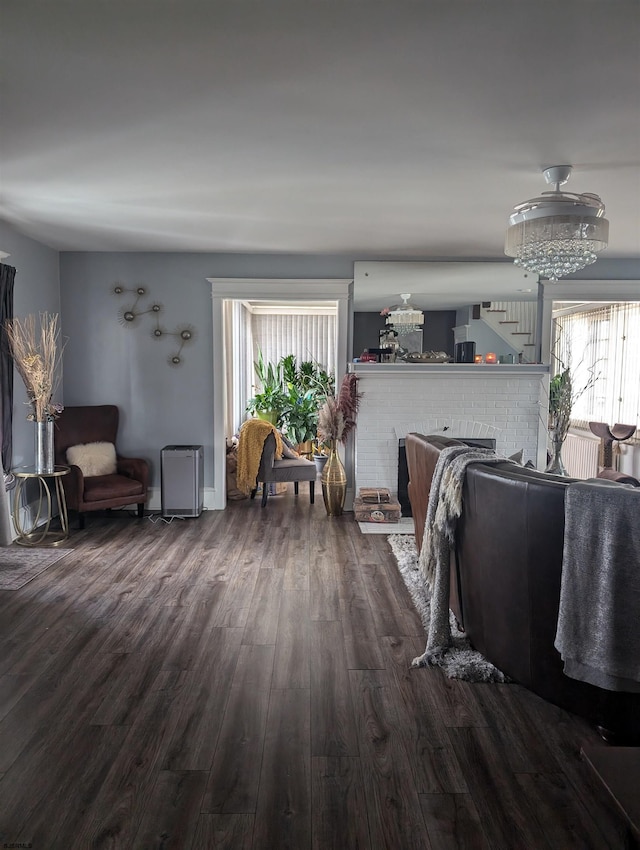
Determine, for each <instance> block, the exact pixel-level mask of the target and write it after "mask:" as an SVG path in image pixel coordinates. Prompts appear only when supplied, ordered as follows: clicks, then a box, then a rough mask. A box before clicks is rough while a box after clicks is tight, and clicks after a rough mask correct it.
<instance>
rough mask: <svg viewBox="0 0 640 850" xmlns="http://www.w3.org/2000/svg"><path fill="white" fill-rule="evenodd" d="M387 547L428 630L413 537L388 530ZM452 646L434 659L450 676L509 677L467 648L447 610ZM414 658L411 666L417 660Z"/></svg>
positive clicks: (472, 679)
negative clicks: (437, 658)
mask: <svg viewBox="0 0 640 850" xmlns="http://www.w3.org/2000/svg"><path fill="white" fill-rule="evenodd" d="M388 540H389V545H390V546H391V551H392V552H393V554H394V555H395V559H396V562H397V564H398V571H399V573H400V575H401V576H402V579H403V581H404V583H405V585H406V586H407V590H408V591H409V594H410V596H411V598H412V600H413V604H414V605H415V606H416V610H417V611H418V613H419V614H420V617H421V619H422V624H423V626H424V629H425V633H427V634H428V632H429V618H430V611H431V603H430V595H429V588H428V587H427V585H426V582H425V581H424V579H423V577H422V575H421V573H420V570H419V569H418V552H417V550H416V541H415V537H414V536H412V535H408V534H390V535H389V537H388ZM449 622H450V624H451V638H452V646H451V648H450V649H449V650H448V651H447V652H446V653H445V655H444V656H443V657H442V658H441V659H439V660H438V661H436V662H435V663H436V666H438V667H441V668H442V670H443V671H444V672H445V674H446V675H447V676H448V677H449V678H450V679H462V680H464V681H465V682H509V681H510V679H509V678H508V677H507V676H505V675H504V673H502V672H501V671H500V670H498V668H497V667H494V665H493V664H491V663H490V662H489V661H487V659H486V658H485V657H484V656H483V655H481V654H480V653H479V652H477V651H476V650H475V649H472V648H471V644H470V643H469V638H468V637H467V636H466V634H465V633H464V632H463V631H461V630H460V628H459V626H458V622H457V620H456V618H455V616H454V615H453V613H452V612H451V611H449ZM417 662H418V658H414V660H413V663H412V666H421V665H419V664H417Z"/></svg>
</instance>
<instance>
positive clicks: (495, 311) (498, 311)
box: [487, 307, 507, 313]
mask: <svg viewBox="0 0 640 850" xmlns="http://www.w3.org/2000/svg"><path fill="white" fill-rule="evenodd" d="M506 312H507V311H506V310H492V309H491V307H487V313H506Z"/></svg>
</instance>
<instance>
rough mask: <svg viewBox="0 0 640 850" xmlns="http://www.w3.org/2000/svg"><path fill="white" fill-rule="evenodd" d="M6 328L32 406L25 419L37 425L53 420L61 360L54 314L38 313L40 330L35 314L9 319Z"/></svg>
mask: <svg viewBox="0 0 640 850" xmlns="http://www.w3.org/2000/svg"><path fill="white" fill-rule="evenodd" d="M6 329H7V338H8V340H9V348H10V350H11V354H12V356H13V360H14V362H15V365H16V369H17V370H18V373H19V375H20V377H21V378H22V380H23V382H24V385H25V388H26V390H27V395H28V397H29V404H31V405H32V407H33V413H32V415H30V416H29V417H28V418H29V419H35V421H36V422H45V421H46V420H47V419H53V418H55V416H56V415H57V414H58V412H59V405H54V404H52V402H51V399H52V397H53V394H54V392H55V391H56V389H57V386H58V383H59V382H60V366H61V357H62V349H61V348H60V346H59V344H58V343H59V337H60V329H59V327H58V315H57V313H52V314H50V313H41V314H40V322H39V327H36V317H35V316H34V315H29V316H26V317H25V318H24V319H18V318H16V319H10V320H9V321H7V323H6ZM63 347H64V346H63Z"/></svg>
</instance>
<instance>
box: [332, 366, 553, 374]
mask: <svg viewBox="0 0 640 850" xmlns="http://www.w3.org/2000/svg"><path fill="white" fill-rule="evenodd" d="M349 372H355V374H356V375H358V376H361V377H364V376H369V377H371V376H373V375H417V376H419V375H424V374H427V375H434V374H441V375H482V377H483V378H486V377H487V376H488V375H489V374H491V375H496V376H499V375H505V374H509V375H512V374H516V375H547V374H548V373H549V366H548V365H546V364H544V363H350V364H349Z"/></svg>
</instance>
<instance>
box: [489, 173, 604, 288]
mask: <svg viewBox="0 0 640 850" xmlns="http://www.w3.org/2000/svg"><path fill="white" fill-rule="evenodd" d="M542 173H543V174H544V179H545V180H546V181H547V183H549V184H553V185H554V186H555V188H554V189H553V191H551V192H543V193H542V195H541V196H540V197H539V198H533V199H532V200H530V201H525V202H524V203H522V204H518V206H517V207H515V209H514V211H513V213H512V214H511V216H510V218H509V229H508V230H507V235H506V240H505V248H504V252H505V254H506V255H507V256H508V257H515V260H514V263H515V264H516V265H517V266H521V267H522V268H523V269H526V270H527V271H530V272H534V273H536V274H539V275H540V277H544V278H548V279H549V280H558V278H559V277H564V275H568V274H572V273H573V272H577V271H580V269H583V268H585V266H589V265H591V263H595V261H596V259H597V255H598V253H599V252H600V251H603V250H604V249H605V248H606V247H607V242H608V239H609V222H608V221H607V219H606V218H604V212H605V210H604V204H603V203H602V201H601V200H600V198H599V197H598V195H593V194H591V193H590V192H584V193H583V194H581V195H574V194H571V193H570V192H561V191H560V186H563V185H564V184H565V183H566V182H567V180H568V179H569V177H570V175H571V166H570V165H554V166H552V167H551V168H545V169H544V170H543V172H542Z"/></svg>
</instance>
